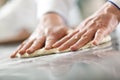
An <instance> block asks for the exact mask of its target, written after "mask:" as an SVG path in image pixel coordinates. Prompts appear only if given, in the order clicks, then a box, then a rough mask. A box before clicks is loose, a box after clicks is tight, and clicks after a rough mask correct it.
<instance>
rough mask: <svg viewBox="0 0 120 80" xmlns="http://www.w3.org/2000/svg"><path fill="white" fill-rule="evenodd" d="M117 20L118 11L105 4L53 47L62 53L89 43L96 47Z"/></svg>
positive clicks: (118, 16) (118, 17) (112, 28)
mask: <svg viewBox="0 0 120 80" xmlns="http://www.w3.org/2000/svg"><path fill="white" fill-rule="evenodd" d="M119 20H120V11H119V10H118V9H117V8H116V7H115V6H113V5H112V4H110V3H106V4H105V5H104V7H103V8H102V9H100V10H99V11H98V12H96V13H95V14H93V15H92V16H90V17H89V18H87V19H86V20H85V21H83V22H82V23H81V24H80V25H79V26H78V29H76V30H75V31H74V32H72V33H70V34H68V35H67V36H65V37H64V38H62V39H61V40H60V41H58V42H56V43H55V44H54V45H53V47H55V48H57V47H58V49H59V50H60V51H62V50H65V49H68V48H70V49H71V50H78V49H79V48H81V47H82V46H84V45H85V44H87V43H88V42H90V41H91V43H92V44H93V45H98V44H99V43H100V41H101V40H102V39H103V38H104V37H105V36H106V35H108V34H110V33H111V32H112V31H113V30H114V29H115V28H116V26H117V25H118V23H119Z"/></svg>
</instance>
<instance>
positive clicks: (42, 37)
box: [11, 13, 68, 58]
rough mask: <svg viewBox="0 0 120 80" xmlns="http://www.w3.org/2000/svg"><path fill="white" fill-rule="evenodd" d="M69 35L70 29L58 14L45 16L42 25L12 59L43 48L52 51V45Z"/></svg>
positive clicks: (41, 21)
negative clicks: (17, 55)
mask: <svg viewBox="0 0 120 80" xmlns="http://www.w3.org/2000/svg"><path fill="white" fill-rule="evenodd" d="M67 33H68V28H67V27H66V24H65V22H64V20H63V19H62V18H61V17H60V16H59V15H58V14H56V13H48V14H45V15H44V16H43V17H42V18H41V20H40V24H39V25H38V27H37V28H36V30H35V31H34V32H33V34H32V35H31V36H30V37H29V38H28V39H27V40H26V41H24V42H23V43H22V44H21V45H20V46H19V47H18V48H17V50H16V51H15V52H14V53H13V54H12V55H11V57H12V58H14V57H15V56H16V54H17V53H19V54H21V55H23V54H24V53H26V52H27V53H28V54H31V53H33V52H34V51H36V50H38V49H41V48H43V47H45V49H47V50H48V49H51V48H52V45H53V44H54V43H55V42H57V41H58V40H60V39H61V38H62V37H64V36H65V35H66V34H67Z"/></svg>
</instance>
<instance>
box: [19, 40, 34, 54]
mask: <svg viewBox="0 0 120 80" xmlns="http://www.w3.org/2000/svg"><path fill="white" fill-rule="evenodd" d="M33 42H34V40H32V41H28V42H26V43H25V44H24V46H23V47H22V48H21V49H20V50H19V52H18V53H19V54H21V55H23V54H24V53H25V52H26V50H27V49H28V48H29V47H30V46H31V45H32V43H33Z"/></svg>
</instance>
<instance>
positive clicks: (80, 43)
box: [70, 31, 95, 51]
mask: <svg viewBox="0 0 120 80" xmlns="http://www.w3.org/2000/svg"><path fill="white" fill-rule="evenodd" d="M94 33H95V32H94V31H87V32H86V33H85V34H84V35H83V36H81V38H80V39H79V40H78V41H77V42H76V43H75V44H74V45H73V46H71V47H70V49H71V50H72V51H75V50H78V49H79V48H81V47H83V46H84V45H86V44H87V43H88V42H90V41H91V40H92V39H93V36H94Z"/></svg>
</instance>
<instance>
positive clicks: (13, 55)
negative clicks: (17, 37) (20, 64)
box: [10, 42, 25, 58]
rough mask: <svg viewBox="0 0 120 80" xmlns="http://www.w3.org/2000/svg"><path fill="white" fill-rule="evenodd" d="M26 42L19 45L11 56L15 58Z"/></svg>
mask: <svg viewBox="0 0 120 80" xmlns="http://www.w3.org/2000/svg"><path fill="white" fill-rule="evenodd" d="M24 44H25V43H24V42H23V43H22V44H21V45H20V46H18V48H17V49H16V51H15V52H13V54H12V55H11V56H10V57H11V58H15V56H16V54H17V53H18V51H19V50H20V49H21V48H22V47H23V46H24Z"/></svg>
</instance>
